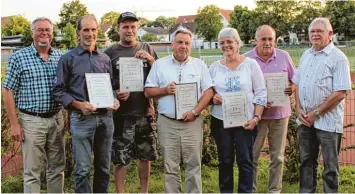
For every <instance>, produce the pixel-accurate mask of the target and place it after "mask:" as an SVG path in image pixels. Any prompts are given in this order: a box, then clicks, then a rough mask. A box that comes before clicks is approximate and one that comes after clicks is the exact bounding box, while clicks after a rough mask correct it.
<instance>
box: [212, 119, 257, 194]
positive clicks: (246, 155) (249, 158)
mask: <svg viewBox="0 0 355 194" xmlns="http://www.w3.org/2000/svg"><path fill="white" fill-rule="evenodd" d="M257 129H258V127H255V128H254V130H251V131H247V130H245V129H244V128H243V127H234V128H227V129H225V128H224V127H223V121H222V120H219V119H217V118H215V117H213V116H212V117H211V133H212V136H213V138H214V139H215V141H216V144H217V150H218V160H219V188H220V191H221V193H233V164H234V158H236V160H237V165H238V169H239V177H238V193H251V192H252V191H253V144H254V141H255V138H256V134H257Z"/></svg>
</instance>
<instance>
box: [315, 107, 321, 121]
mask: <svg viewBox="0 0 355 194" xmlns="http://www.w3.org/2000/svg"><path fill="white" fill-rule="evenodd" d="M314 114H315V115H316V116H317V118H318V119H319V118H320V113H319V110H317V109H316V110H314Z"/></svg>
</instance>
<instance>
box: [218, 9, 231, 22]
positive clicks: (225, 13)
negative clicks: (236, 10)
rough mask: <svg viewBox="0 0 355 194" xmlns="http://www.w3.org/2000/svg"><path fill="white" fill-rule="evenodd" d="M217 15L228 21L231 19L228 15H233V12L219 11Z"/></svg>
mask: <svg viewBox="0 0 355 194" xmlns="http://www.w3.org/2000/svg"><path fill="white" fill-rule="evenodd" d="M219 13H221V14H222V16H223V17H224V18H226V20H227V21H229V20H230V19H231V17H230V14H231V13H233V10H227V9H219Z"/></svg>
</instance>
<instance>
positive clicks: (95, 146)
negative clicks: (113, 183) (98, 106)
mask: <svg viewBox="0 0 355 194" xmlns="http://www.w3.org/2000/svg"><path fill="white" fill-rule="evenodd" d="M70 131H71V133H72V142H73V150H74V161H75V193H91V185H90V168H91V154H92V151H94V170H95V171H94V182H93V192H94V193H107V192H108V184H109V180H110V176H109V173H110V160H111V146H112V136H113V131H114V127H113V120H112V113H111V112H110V111H104V112H101V113H95V114H92V115H88V116H85V115H83V114H82V113H81V112H77V111H72V112H71V114H70Z"/></svg>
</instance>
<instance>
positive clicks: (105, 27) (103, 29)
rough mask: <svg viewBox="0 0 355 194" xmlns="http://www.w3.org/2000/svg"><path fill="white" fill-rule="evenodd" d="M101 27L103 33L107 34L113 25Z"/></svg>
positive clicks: (102, 25)
mask: <svg viewBox="0 0 355 194" xmlns="http://www.w3.org/2000/svg"><path fill="white" fill-rule="evenodd" d="M100 27H101V30H102V32H103V33H105V32H106V31H107V30H108V29H110V28H111V24H101V25H100Z"/></svg>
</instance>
